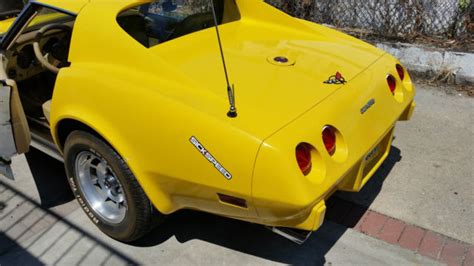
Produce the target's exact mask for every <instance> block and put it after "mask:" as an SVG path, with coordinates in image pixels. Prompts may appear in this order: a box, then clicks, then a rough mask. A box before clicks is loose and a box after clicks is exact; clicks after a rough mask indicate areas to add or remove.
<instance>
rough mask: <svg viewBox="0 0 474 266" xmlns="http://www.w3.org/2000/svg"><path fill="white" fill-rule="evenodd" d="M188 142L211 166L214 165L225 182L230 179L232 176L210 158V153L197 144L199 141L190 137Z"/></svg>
mask: <svg viewBox="0 0 474 266" xmlns="http://www.w3.org/2000/svg"><path fill="white" fill-rule="evenodd" d="M189 141H190V142H191V144H193V145H194V147H196V149H197V150H198V151H199V152H200V153H201V154H202V155H203V156H204V158H206V159H207V160H208V161H209V162H210V163H211V164H212V165H214V167H215V168H216V169H217V171H219V173H221V174H222V175H223V176H224V177H225V178H227V180H231V179H232V175H231V174H230V173H229V172H228V171H227V170H226V169H225V168H224V167H223V166H222V165H221V164H220V163H219V162H218V161H217V160H216V159H215V158H214V156H212V154H211V153H209V152H208V151H207V150H206V148H205V147H204V146H203V145H202V144H201V143H200V142H199V140H197V138H196V137H194V136H193V137H191V138H190V139H189Z"/></svg>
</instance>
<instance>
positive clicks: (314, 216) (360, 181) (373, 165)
mask: <svg viewBox="0 0 474 266" xmlns="http://www.w3.org/2000/svg"><path fill="white" fill-rule="evenodd" d="M393 132H394V128H391V129H390V130H389V131H388V132H387V134H385V135H384V137H383V138H382V139H381V140H380V141H379V142H377V144H376V145H374V146H373V147H372V148H371V149H370V150H369V151H368V152H367V153H366V155H364V156H363V157H361V158H360V159H359V160H358V161H357V163H356V164H355V165H354V166H353V167H352V168H350V170H349V171H348V172H347V173H346V174H345V175H344V176H343V177H341V178H340V179H339V180H337V181H336V182H335V183H334V186H333V187H332V188H331V189H330V190H328V191H326V192H325V193H324V195H323V197H322V199H320V200H318V201H317V202H315V204H314V205H312V207H311V208H310V211H309V212H308V211H307V210H304V211H302V212H300V213H299V214H298V215H295V216H293V218H290V219H288V220H284V219H283V220H281V221H279V222H278V223H279V225H278V226H285V227H291V228H297V229H302V230H308V231H316V230H317V229H318V228H319V227H320V226H321V225H322V223H323V221H324V217H325V214H326V200H327V199H328V198H329V197H330V196H331V195H332V194H333V193H334V192H335V191H338V190H341V191H350V192H358V191H360V190H361V189H362V188H363V187H364V185H365V184H367V182H368V181H369V180H370V179H371V177H372V176H373V175H374V174H375V172H377V170H378V169H379V167H380V166H381V165H382V163H383V162H384V161H385V159H386V158H387V157H388V155H389V153H390V148H391V145H392V139H393ZM374 150H377V154H375V155H373V151H374ZM369 155H370V156H369Z"/></svg>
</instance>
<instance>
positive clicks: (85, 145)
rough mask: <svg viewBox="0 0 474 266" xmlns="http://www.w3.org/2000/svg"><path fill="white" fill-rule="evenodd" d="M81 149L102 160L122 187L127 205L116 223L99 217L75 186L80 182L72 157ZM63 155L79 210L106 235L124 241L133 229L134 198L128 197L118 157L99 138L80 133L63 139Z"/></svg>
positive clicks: (134, 222) (125, 179) (127, 188)
mask: <svg viewBox="0 0 474 266" xmlns="http://www.w3.org/2000/svg"><path fill="white" fill-rule="evenodd" d="M83 151H88V152H91V153H93V154H94V155H96V156H97V157H99V158H101V159H103V160H105V161H106V162H107V164H108V165H109V166H110V167H111V168H112V170H113V171H114V173H115V174H116V176H117V178H118V180H119V182H120V184H121V186H122V189H123V192H124V196H125V199H126V201H127V207H128V208H127V211H126V213H125V217H124V219H123V220H122V221H121V222H120V223H119V224H111V223H109V222H107V221H106V220H104V219H103V218H101V217H100V215H99V214H97V213H96V212H95V211H94V209H93V208H92V207H91V206H90V204H89V203H88V202H87V200H86V197H85V196H84V193H83V192H82V189H81V187H80V186H79V184H80V183H79V180H78V179H77V177H76V170H75V165H76V157H77V156H78V154H79V153H81V152H83ZM64 154H65V168H66V174H67V178H68V183H69V185H70V187H71V190H72V191H73V193H74V197H75V198H76V200H77V202H78V203H79V205H80V207H81V208H82V210H83V211H84V212H85V213H86V215H87V217H89V219H90V220H91V221H92V222H93V223H94V224H95V225H96V226H97V227H99V228H100V229H101V230H102V231H103V232H104V233H106V234H107V235H109V236H111V237H113V238H115V239H118V240H126V239H127V238H128V237H129V236H130V235H132V234H133V232H134V231H135V229H136V228H135V227H136V217H137V213H136V208H135V206H134V201H133V199H132V197H131V193H132V192H131V191H130V188H129V186H128V185H127V178H128V177H126V175H127V174H126V169H123V166H122V165H121V164H120V162H119V160H120V157H119V156H118V154H117V153H116V152H115V151H114V150H112V149H111V148H110V147H108V146H107V145H106V144H105V143H103V142H102V141H100V140H97V139H96V138H95V137H94V136H92V135H89V134H87V133H83V132H73V133H71V135H70V136H69V137H68V139H67V141H66V147H65V149H64Z"/></svg>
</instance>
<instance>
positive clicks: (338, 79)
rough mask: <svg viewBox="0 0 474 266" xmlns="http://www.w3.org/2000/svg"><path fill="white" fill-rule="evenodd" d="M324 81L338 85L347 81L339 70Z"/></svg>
mask: <svg viewBox="0 0 474 266" xmlns="http://www.w3.org/2000/svg"><path fill="white" fill-rule="evenodd" d="M324 83H325V84H335V85H339V84H346V83H347V81H346V79H345V78H344V77H343V76H342V74H341V73H340V72H337V73H336V75H332V76H330V77H329V79H328V80H326V81H325V82H324Z"/></svg>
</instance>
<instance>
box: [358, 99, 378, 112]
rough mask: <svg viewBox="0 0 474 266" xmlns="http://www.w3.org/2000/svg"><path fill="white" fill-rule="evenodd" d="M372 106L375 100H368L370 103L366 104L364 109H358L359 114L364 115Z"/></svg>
mask: <svg viewBox="0 0 474 266" xmlns="http://www.w3.org/2000/svg"><path fill="white" fill-rule="evenodd" d="M374 104H375V99H370V101H369V102H368V103H366V104H365V105H364V107H362V109H360V113H361V114H365V113H366V112H367V111H368V110H369V109H370V107H372V106H373V105H374Z"/></svg>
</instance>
